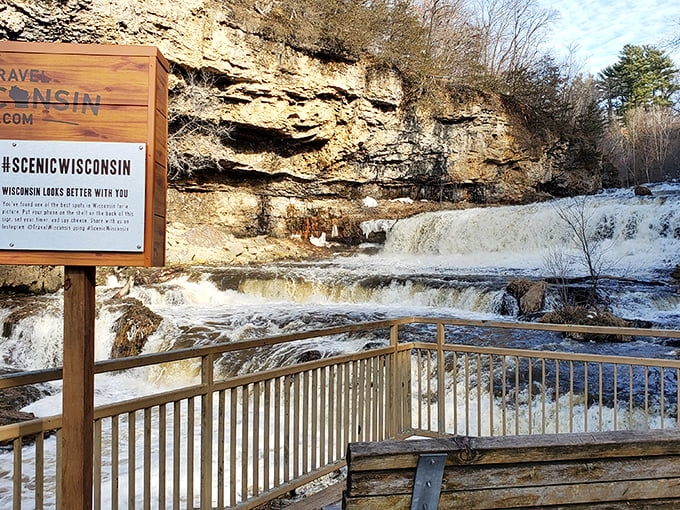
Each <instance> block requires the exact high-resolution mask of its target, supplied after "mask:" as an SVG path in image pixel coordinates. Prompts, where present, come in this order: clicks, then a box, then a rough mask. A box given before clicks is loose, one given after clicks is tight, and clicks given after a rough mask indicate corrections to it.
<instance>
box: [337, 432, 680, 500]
mask: <svg viewBox="0 0 680 510" xmlns="http://www.w3.org/2000/svg"><path fill="white" fill-rule="evenodd" d="M442 452H445V453H447V455H448V458H447V463H446V466H445V470H444V477H443V480H442V484H441V496H440V505H439V506H440V508H465V509H476V508H480V509H481V508H572V507H573V508H623V507H626V508H647V507H649V508H678V507H680V431H677V430H660V431H659V430H657V431H619V432H606V433H597V434H564V435H555V434H553V435H534V436H505V437H454V438H446V439H432V440H415V441H384V442H378V443H351V444H350V445H349V448H348V455H347V466H348V474H347V488H346V492H345V496H344V500H343V504H344V507H345V508H353V509H358V508H376V509H379V508H390V509H399V508H409V507H410V504H411V498H412V493H413V486H414V478H415V470H416V466H417V462H418V458H419V455H420V454H424V453H442Z"/></svg>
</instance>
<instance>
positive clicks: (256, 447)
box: [253, 382, 262, 496]
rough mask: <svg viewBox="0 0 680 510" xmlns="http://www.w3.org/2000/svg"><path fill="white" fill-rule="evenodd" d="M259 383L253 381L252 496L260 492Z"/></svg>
mask: <svg viewBox="0 0 680 510" xmlns="http://www.w3.org/2000/svg"><path fill="white" fill-rule="evenodd" d="M260 394H261V390H260V383H259V382H256V383H253V496H259V494H260V459H261V458H262V456H261V455H260Z"/></svg>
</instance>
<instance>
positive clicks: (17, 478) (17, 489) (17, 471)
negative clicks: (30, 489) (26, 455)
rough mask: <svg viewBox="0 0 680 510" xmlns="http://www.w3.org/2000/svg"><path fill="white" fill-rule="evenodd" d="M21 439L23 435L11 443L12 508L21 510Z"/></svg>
mask: <svg viewBox="0 0 680 510" xmlns="http://www.w3.org/2000/svg"><path fill="white" fill-rule="evenodd" d="M22 441H23V437H22V436H19V437H17V438H16V439H15V440H14V442H13V444H12V449H13V452H14V473H13V476H12V487H13V495H12V498H13V499H12V501H13V504H14V506H13V509H14V510H21V480H22V478H23V476H22V469H21V468H22V465H23V463H22V455H21V454H22V450H21V443H22Z"/></svg>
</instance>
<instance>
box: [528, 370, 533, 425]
mask: <svg viewBox="0 0 680 510" xmlns="http://www.w3.org/2000/svg"><path fill="white" fill-rule="evenodd" d="M532 362H533V360H532V359H531V358H529V363H528V367H529V389H528V390H529V400H528V413H527V414H528V422H529V432H528V433H529V434H533V424H534V423H533V415H532V410H533V408H534V395H533V391H534V369H533V366H532Z"/></svg>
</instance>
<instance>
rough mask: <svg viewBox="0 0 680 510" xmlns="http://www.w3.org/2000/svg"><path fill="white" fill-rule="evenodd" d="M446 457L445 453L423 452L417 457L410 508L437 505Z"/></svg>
mask: <svg viewBox="0 0 680 510" xmlns="http://www.w3.org/2000/svg"><path fill="white" fill-rule="evenodd" d="M447 457H448V455H447V454H446V453H425V454H422V455H420V456H419V457H418V466H417V467H416V477H415V481H414V483H413V496H412V497H411V510H434V509H436V508H437V507H438V506H439V494H440V493H441V490H442V478H444V466H445V465H446V458H447Z"/></svg>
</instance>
